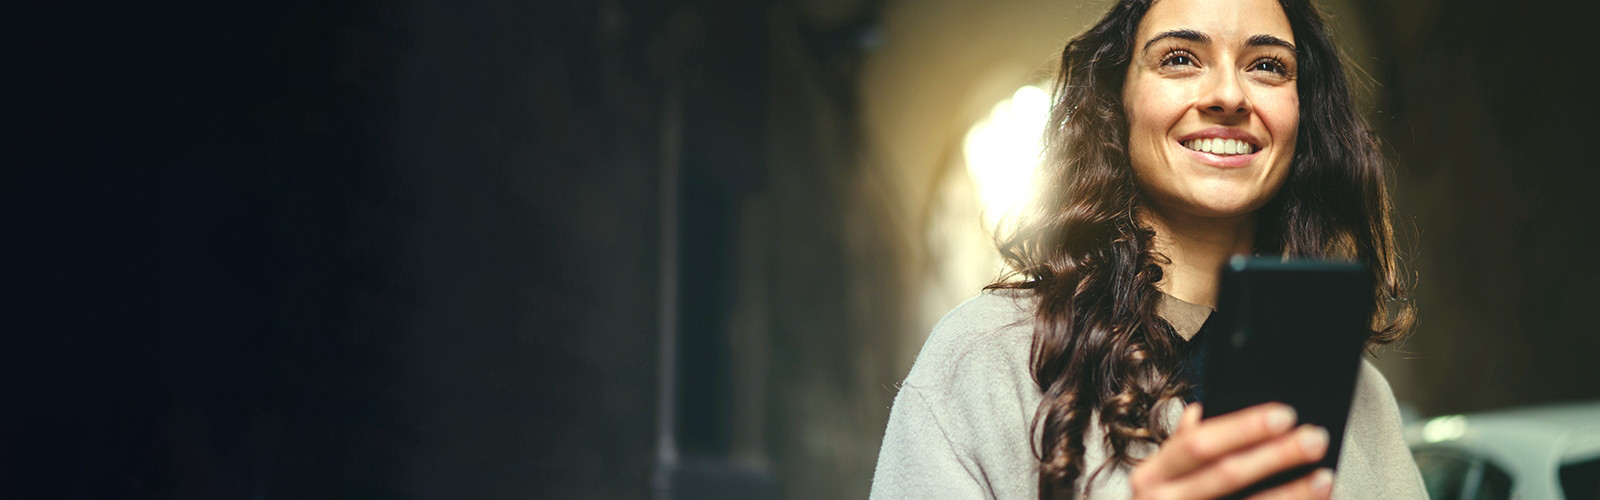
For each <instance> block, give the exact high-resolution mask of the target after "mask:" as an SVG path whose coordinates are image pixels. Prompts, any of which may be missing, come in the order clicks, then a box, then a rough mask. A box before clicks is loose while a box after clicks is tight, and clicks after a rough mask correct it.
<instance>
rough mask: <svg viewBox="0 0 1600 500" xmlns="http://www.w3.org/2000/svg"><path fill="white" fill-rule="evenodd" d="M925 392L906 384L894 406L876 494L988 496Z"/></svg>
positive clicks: (876, 479)
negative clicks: (930, 404)
mask: <svg viewBox="0 0 1600 500" xmlns="http://www.w3.org/2000/svg"><path fill="white" fill-rule="evenodd" d="M987 496H989V495H987V494H986V493H985V492H984V487H983V485H982V484H981V483H980V482H979V480H978V478H977V477H976V476H975V475H974V474H973V473H972V471H970V470H968V467H967V465H965V464H963V463H962V459H961V458H960V456H959V455H958V454H957V452H956V448H955V445H954V444H953V443H951V441H950V437H949V436H948V435H947V434H946V432H945V430H944V428H943V427H941V426H940V424H939V419H938V416H937V415H935V413H934V411H933V408H931V407H930V406H929V404H928V400H927V398H926V397H925V396H924V395H923V394H922V391H920V390H918V389H917V388H915V387H903V388H901V390H900V394H898V395H896V396H895V398H894V408H893V409H891V410H890V411H889V427H888V430H887V431H886V432H885V433H884V436H883V449H882V450H881V451H879V453H878V468H877V471H875V472H874V474H873V478H872V495H871V498H874V499H878V498H885V499H890V498H984V497H987Z"/></svg>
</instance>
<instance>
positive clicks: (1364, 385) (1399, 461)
mask: <svg viewBox="0 0 1600 500" xmlns="http://www.w3.org/2000/svg"><path fill="white" fill-rule="evenodd" d="M1344 448H1345V451H1344V452H1343V453H1342V454H1341V456H1340V458H1339V472H1338V475H1337V476H1336V477H1335V481H1334V487H1333V497H1334V498H1336V499H1346V498H1348V499H1358V498H1393V499H1410V498H1428V493H1427V491H1426V490H1425V489H1424V488H1423V484H1422V474H1421V473H1420V472H1418V470H1417V462H1416V461H1415V460H1413V459H1412V458H1411V448H1409V447H1407V446H1406V441H1405V437H1404V436H1403V435H1402V434H1401V429H1400V407H1399V405H1398V404H1396V403H1395V400H1394V392H1393V390H1391V389H1390V388H1389V381H1388V380H1386V379H1384V377H1383V373H1382V372H1379V371H1378V368H1377V367H1375V366H1373V365H1372V363H1371V362H1368V361H1367V360H1365V359H1363V360H1361V372H1360V375H1358V376H1357V378H1356V392H1355V397H1354V399H1353V400H1352V401H1351V404H1350V423H1349V427H1348V428H1347V430H1346V431H1345V438H1344Z"/></svg>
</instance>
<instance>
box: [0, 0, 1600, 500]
mask: <svg viewBox="0 0 1600 500" xmlns="http://www.w3.org/2000/svg"><path fill="white" fill-rule="evenodd" d="M1321 3H1322V5H1323V6H1324V7H1325V10H1326V11H1327V12H1328V13H1329V14H1330V18H1331V21H1332V23H1333V25H1334V26H1335V27H1336V31H1337V36H1338V39H1339V41H1340V43H1341V44H1342V46H1343V47H1344V49H1345V50H1346V51H1347V55H1348V57H1349V60H1350V61H1351V62H1352V63H1354V64H1355V65H1356V66H1357V67H1359V68H1360V69H1359V70H1356V71H1353V73H1354V74H1355V75H1356V76H1357V79H1358V80H1359V81H1360V83H1361V84H1362V86H1363V87H1364V88H1365V91H1364V92H1362V95H1361V98H1360V106H1361V109H1362V110H1363V112H1364V113H1366V116H1367V118H1368V120H1369V121H1370V122H1371V123H1372V124H1373V126H1374V129H1375V132H1376V133H1377V134H1378V135H1379V137H1380V138H1381V139H1382V141H1383V143H1384V146H1385V153H1386V155H1387V156H1388V158H1389V159H1390V160H1391V161H1392V162H1393V164H1394V165H1395V169H1396V176H1395V179H1394V185H1395V191H1394V193H1395V200H1396V203H1397V212H1396V223H1397V227H1398V228H1399V230H1400V233H1401V241H1402V243H1403V245H1404V247H1405V248H1406V249H1407V250H1408V255H1409V263H1410V265H1411V269H1412V270H1413V271H1414V272H1415V273H1416V275H1417V276H1418V280H1417V287H1416V290H1415V298H1416V301H1417V303H1418V305H1419V307H1420V313H1421V318H1422V319H1421V322H1420V324H1419V327H1418V329H1417V330H1416V333H1415V335H1414V336H1413V337H1412V338H1411V340H1410V341H1409V342H1407V343H1405V344H1403V345H1399V346H1392V347H1389V348H1384V349H1380V350H1379V352H1378V356H1377V359H1376V362H1377V364H1378V365H1379V366H1380V367H1381V368H1382V369H1383V371H1384V372H1385V373H1386V374H1387V375H1388V377H1389V380H1390V382H1391V383H1392V384H1393V386H1394V389H1395V393H1396V395H1397V396H1398V398H1399V399H1400V401H1401V402H1402V403H1403V404H1404V405H1405V407H1406V408H1408V412H1409V413H1410V414H1412V415H1416V416H1431V415H1440V414H1447V413H1455V412H1464V411H1476V410H1485V409H1494V408H1503V407H1510V406H1518V405H1527V404H1536V403H1546V402H1555V401H1573V400H1592V399H1595V398H1600V370H1596V369H1595V368H1594V366H1595V361H1594V359H1595V357H1596V355H1597V354H1600V329H1597V327H1596V326H1594V325H1595V323H1596V321H1595V319H1594V317H1595V314H1596V312H1595V308H1597V307H1600V306H1597V304H1600V292H1597V291H1596V290H1595V289H1594V284H1595V283H1596V282H1597V280H1600V269H1597V267H1596V263H1595V260H1594V258H1593V255H1592V254H1593V248H1594V245H1595V243H1597V242H1600V228H1597V226H1596V224H1595V223H1594V222H1593V221H1594V220H1595V217H1596V216H1597V215H1600V210H1597V209H1596V207H1595V204H1594V198H1595V187H1594V186H1595V183H1596V181H1597V180H1600V175H1597V174H1596V169H1597V168H1600V163H1597V162H1596V161H1595V160H1594V154H1593V152H1592V151H1591V147H1590V146H1591V145H1592V144H1593V143H1594V142H1593V141H1594V140H1595V139H1594V137H1593V136H1592V135H1593V134H1594V133H1595V132H1596V130H1597V127H1596V126H1595V125H1594V121H1595V119H1596V116H1597V115H1596V113H1595V111H1596V106H1595V101H1596V99H1595V98H1594V92H1593V91H1592V90H1591V88H1592V85H1593V83H1594V81H1595V80H1594V74H1595V72H1594V70H1593V66H1594V63H1595V61H1596V59H1597V58H1596V57H1594V55H1592V54H1591V53H1590V52H1591V50H1590V49H1589V48H1588V46H1587V45H1586V44H1587V43H1588V41H1587V39H1588V38H1589V37H1590V35H1589V34H1587V32H1586V30H1588V27H1589V20H1590V19H1592V18H1593V16H1592V14H1594V12H1593V11H1594V10H1595V9H1593V8H1592V7H1589V6H1588V5H1587V3H1586V2H1577V1H1564V0H1536V1H1524V2H1503V1H1487V0H1456V1H1444V0H1406V1H1370V0H1326V1H1323V2H1321ZM1107 5H1108V4H1107V2H1105V1H1086V2H1076V1H1043V0H1014V1H1006V2H984V1H979V0H920V1H914V2H913V1H907V0H752V1H732V0H694V1H689V0H685V1H679V0H670V1H634V0H599V1H571V0H536V1H508V0H462V1H457V2H420V1H410V2H376V1H370V0H318V1H303V0H285V1H278V2H229V3H225V4H217V3H184V4H179V3H173V4H159V5H151V4H137V3H134V4H124V5H114V6H105V7H103V8H102V7H96V8H95V9H91V10H85V9H87V7H83V6H77V5H59V6H56V5H34V6H17V10H16V11H15V12H14V14H13V15H12V16H10V17H11V19H9V20H8V21H7V24H8V25H10V24H14V25H15V26H13V27H12V28H13V29H8V30H6V31H7V34H6V35H5V36H6V37H7V38H8V39H9V43H8V44H7V45H8V46H9V47H11V50H9V51H8V52H9V55H10V56H11V59H13V63H14V64H13V65H12V68H13V69H12V70H11V71H8V72H7V73H10V74H8V78H7V80H9V81H12V82H13V83H14V84H15V85H17V87H14V89H15V90H14V91H13V92H12V93H11V95H9V96H7V100H8V103H10V104H8V106H7V108H8V109H9V110H10V111H8V112H6V115H7V116H8V117H9V118H11V119H9V120H6V121H7V122H8V123H7V125H6V133H5V136H6V137H7V140H8V142H11V143H12V147H10V148H8V149H11V150H13V151H14V152H15V153H14V155H13V156H12V160H13V161H15V163H13V162H12V161H7V162H6V163H7V164H8V165H7V167H6V168H5V169H4V170H5V171H6V173H5V174H4V178H5V181H4V183H3V190H4V191H3V193H4V195H3V197H0V198H3V199H0V203H3V208H0V217H4V226H3V227H4V228H5V231H6V232H7V233H9V234H10V235H11V238H10V239H11V241H10V243H8V244H6V245H4V247H5V250H4V251H5V252H6V254H5V255H4V259H3V261H4V262H6V265H7V271H6V275H7V276H8V278H6V279H5V281H6V282H7V283H8V284H7V286H8V287H9V288H12V289H13V290H11V292H10V293H8V295H12V296H13V298H12V299H10V300H8V301H7V302H9V307H10V308H11V312H10V313H8V315H9V316H11V318H12V320H11V321H7V322H6V324H8V325H10V326H8V327H5V329H6V330H7V331H6V334H5V335H3V338H4V345H3V346H0V352H3V353H4V354H3V356H4V358H0V370H3V371H0V381H3V382H0V384H3V388H4V389H3V390H4V392H3V398H4V399H3V400H0V406H3V411H0V429H3V435H0V449H3V450H4V452H3V457H0V488H4V491H7V492H26V493H28V494H27V495H23V494H8V495H6V496H10V497H57V498H184V499H187V498H396V499H410V498H530V497H531V498H641V497H650V496H658V497H670V498H706V497H719V496H720V497H729V498H860V497H864V496H865V495H866V492H867V489H868V487H869V485H870V481H871V477H872V470H873V466H874V463H875V460H876V455H877V450H878V444H879V442H880V440H881V438H882V435H883V430H884V426H885V423H886V421H887V418H888V413H889V407H890V404H891V402H892V400H893V397H894V395H895V391H896V384H897V383H898V382H899V381H900V380H901V378H902V377H904V375H905V373H906V372H907V370H908V369H909V368H910V366H911V363H912V361H913V359H914V357H915V355H916V353H917V350H918V348H919V347H920V346H921V344H922V342H923V340H924V339H925V337H926V335H927V332H928V331H929V329H930V328H931V327H932V326H933V324H934V323H935V322H937V321H938V319H939V318H940V316H941V315H943V314H944V312H946V311H948V310H949V309H950V308H952V307H954V306H955V305H957V304H959V303H960V302H961V301H962V300H964V299H965V298H967V297H970V296H972V295H974V294H976V293H977V292H978V289H979V288H980V287H981V286H982V285H984V284H986V283H988V282H989V281H991V280H992V279H994V278H995V277H997V276H998V274H999V272H1000V271H1001V268H1000V264H999V262H998V260H997V258H996V256H995V255H994V250H993V245H992V243H991V242H990V239H989V237H988V236H987V234H986V232H985V229H984V227H985V225H986V224H990V223H992V222H990V221H992V220H993V217H994V216H995V215H997V214H1000V213H1003V212H1004V211H1005V210H1007V209H1008V208H1007V207H1009V206H1011V205H1012V204H1014V203H1015V202H1016V200H1019V199H1021V198H1023V197H1024V196H1026V193H1027V190H1028V188H1027V185H1026V179H1027V175H1028V173H1029V172H1030V171H1031V169H1032V166H1033V162H1034V161H1035V156H1034V155H1035V151H1036V150H1035V149H1030V148H1036V146H1035V142H1034V139H1035V138H1036V137H1037V135H1038V133H1039V132H1038V130H1039V126H1040V123H1042V117H1041V113H1043V112H1044V109H1043V106H1044V105H1045V104H1046V102H1047V99H1048V97H1047V96H1046V95H1045V94H1044V92H1043V91H1041V90H1039V89H1041V88H1043V89H1048V88H1049V86H1048V78H1049V76H1050V74H1051V72H1052V70H1053V66H1052V65H1053V61H1052V58H1053V57H1054V56H1055V54H1057V53H1058V52H1059V50H1060V48H1061V46H1062V45H1063V44H1064V43H1065V41H1066V40H1067V39H1069V38H1070V37H1071V36H1072V35H1074V34H1076V33H1077V32H1078V31H1080V30H1082V29H1083V28H1085V27H1087V26H1088V25H1089V24H1090V23H1091V22H1092V21H1093V20H1094V19H1096V18H1097V17H1098V16H1099V14H1100V13H1102V12H1103V11H1104V9H1105V8H1106V6H1107ZM40 493H45V494H44V495H40ZM719 494H720V495H719Z"/></svg>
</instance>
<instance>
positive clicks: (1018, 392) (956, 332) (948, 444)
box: [871, 293, 1040, 499]
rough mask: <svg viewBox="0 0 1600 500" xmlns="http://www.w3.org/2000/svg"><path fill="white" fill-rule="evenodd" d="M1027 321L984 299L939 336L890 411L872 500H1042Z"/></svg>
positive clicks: (1021, 311) (1001, 299) (943, 326)
mask: <svg viewBox="0 0 1600 500" xmlns="http://www.w3.org/2000/svg"><path fill="white" fill-rule="evenodd" d="M1029 313H1030V310H1029V309H1028V308H1027V307H1025V306H1019V305H1018V304H1017V303H1016V302H1015V301H1014V300H1013V299H1011V298H1008V297H1005V296H1000V295H996V294H990V293H985V294H983V295H980V296H979V297H977V298H974V299H972V300H970V301H968V302H967V303H965V304H963V305H962V306H960V307H958V308H956V310H954V311H951V313H950V314H949V315H946V316H945V318H944V319H943V320H941V321H940V322H939V324H938V325H937V326H935V327H934V330H933V332H932V333H931V334H929V336H928V340H927V342H926V343H925V344H923V348H922V351H921V352H920V353H919V354H918V355H917V360H916V362H915V363H914V364H913V365H912V367H911V372H910V373H909V374H907V375H906V378H905V381H904V382H902V383H901V384H900V393H899V394H897V395H895V400H894V406H893V408H891V409H890V410H889V425H888V428H887V429H886V430H885V432H884V437H883V448H882V449H881V450H880V451H879V454H878V467H877V470H876V471H875V472H874V477H873V480H872V495H871V496H872V498H998V499H1030V498H1038V496H1039V494H1038V482H1039V474H1038V461H1037V459H1035V458H1034V454H1033V451H1032V445H1033V442H1034V440H1033V438H1032V432H1031V431H1032V416H1033V414H1034V412H1035V411H1036V410H1037V409H1038V407H1039V399H1040V394H1039V389H1038V388H1037V387H1035V386H1034V384H1033V381H1032V378H1031V376H1030V375H1029V371H1028V364H1027V360H1028V348H1029V343H1030V341H1031V335H1032V329H1031V326H1030V325H1029V324H1027V323H1026V322H1022V320H1026V319H1027V318H1028V317H1029V316H1028V315H1029Z"/></svg>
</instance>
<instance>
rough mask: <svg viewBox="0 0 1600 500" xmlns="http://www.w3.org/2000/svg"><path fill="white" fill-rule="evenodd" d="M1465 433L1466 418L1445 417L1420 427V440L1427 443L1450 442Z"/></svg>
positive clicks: (1456, 416) (1457, 416) (1459, 416)
mask: <svg viewBox="0 0 1600 500" xmlns="http://www.w3.org/2000/svg"><path fill="white" fill-rule="evenodd" d="M1466 433H1467V417H1465V416H1462V415H1445V416H1443V417H1438V418H1435V419H1433V420H1429V421H1428V423H1426V424H1423V425H1422V440H1423V441H1427V442H1429V443H1437V442H1440V441H1451V440H1455V439H1458V438H1460V437H1461V436H1462V435H1465V434H1466Z"/></svg>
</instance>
